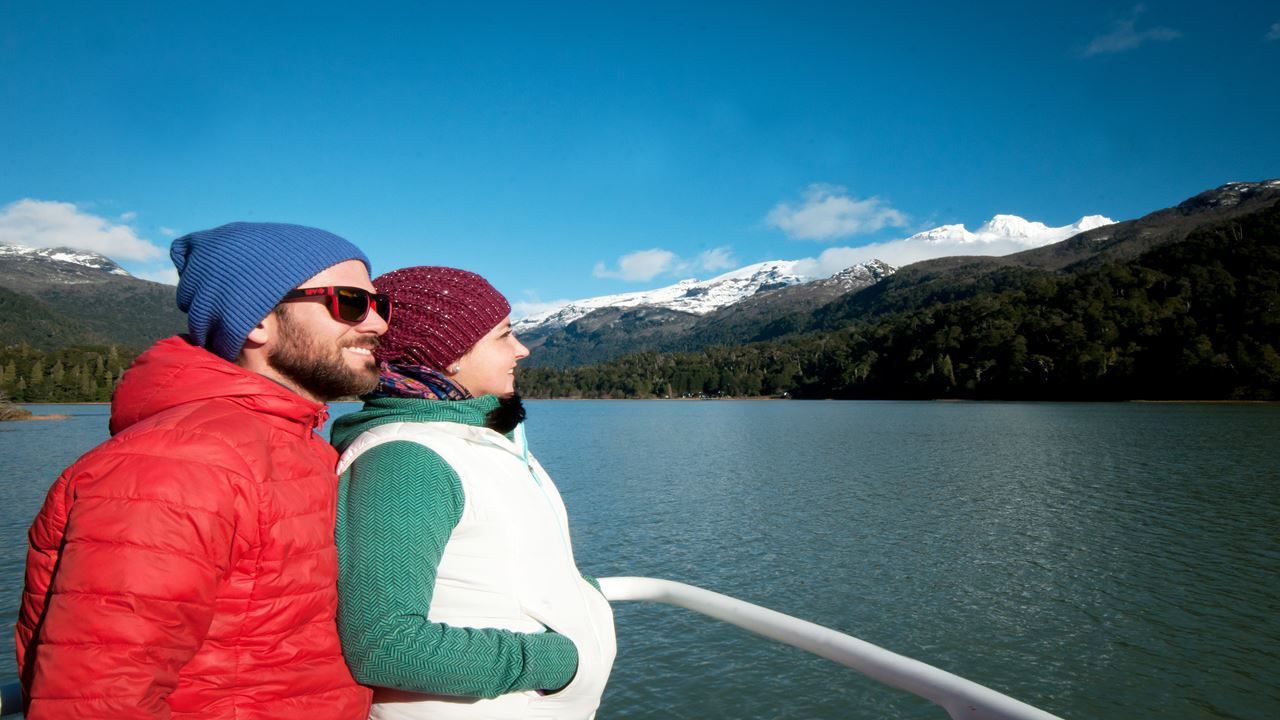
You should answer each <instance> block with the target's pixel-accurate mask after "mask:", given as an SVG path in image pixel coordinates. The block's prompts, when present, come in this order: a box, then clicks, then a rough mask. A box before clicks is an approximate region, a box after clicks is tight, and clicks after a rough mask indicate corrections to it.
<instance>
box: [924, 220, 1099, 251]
mask: <svg viewBox="0 0 1280 720" xmlns="http://www.w3.org/2000/svg"><path fill="white" fill-rule="evenodd" d="M1114 222H1115V221H1114V220H1111V219H1110V218H1106V217H1103V216H1102V215H1086V216H1085V217H1082V218H1080V219H1079V220H1077V221H1076V222H1074V223H1072V224H1070V225H1063V226H1062V227H1049V226H1048V225H1045V224H1044V223H1040V222H1035V221H1033V220H1024V219H1023V218H1020V217H1018V216H1017V215H996V216H995V217H993V218H991V219H990V220H988V221H986V222H985V223H983V224H982V226H981V227H979V228H978V229H977V231H975V232H970V231H969V230H967V229H965V226H964V225H959V224H957V225H943V226H941V227H936V228H934V229H932V230H925V231H924V232H921V233H916V234H915V235H912V236H911V237H909V238H907V239H906V241H905V242H908V243H912V242H921V243H928V244H931V245H979V244H983V243H994V242H1009V241H1013V242H1014V243H1016V244H1019V245H1025V246H1026V247H1027V248H1033V247H1040V246H1041V245H1048V244H1050V243H1055V242H1058V241H1060V240H1066V239H1067V238H1069V237H1071V236H1073V235H1078V234H1080V233H1082V232H1085V231H1087V230H1092V229H1094V228H1099V227H1102V226H1103V225H1111V224H1112V223H1114Z"/></svg>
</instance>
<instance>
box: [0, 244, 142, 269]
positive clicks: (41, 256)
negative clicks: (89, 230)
mask: <svg viewBox="0 0 1280 720" xmlns="http://www.w3.org/2000/svg"><path fill="white" fill-rule="evenodd" d="M0 257H10V258H25V259H29V260H36V261H40V260H49V261H53V262H60V263H69V264H71V265H79V266H81V267H84V268H89V269H91V270H101V271H102V272H105V273H109V274H111V275H123V276H125V277H132V276H131V275H129V273H128V272H127V271H126V270H125V269H124V268H122V267H120V266H119V265H117V264H116V263H115V261H113V260H112V259H110V258H108V257H107V256H105V255H99V254H97V253H93V252H89V251H87V250H76V249H73V248H67V247H56V248H31V247H25V246H23V245H8V244H4V243H0Z"/></svg>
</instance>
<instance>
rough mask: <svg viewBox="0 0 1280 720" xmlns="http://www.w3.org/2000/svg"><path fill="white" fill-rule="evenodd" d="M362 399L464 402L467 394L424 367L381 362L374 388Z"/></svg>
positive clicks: (437, 373)
mask: <svg viewBox="0 0 1280 720" xmlns="http://www.w3.org/2000/svg"><path fill="white" fill-rule="evenodd" d="M365 397H373V398H380V397H393V398H425V399H427V400H466V399H468V398H470V397H471V393H469V392H467V391H466V389H465V388H463V387H462V386H461V385H458V384H457V383H455V382H453V381H452V380H450V379H449V378H447V377H445V376H444V374H443V373H441V372H440V371H438V370H432V369H431V368H429V367H426V366H424V365H400V364H397V363H385V362H384V363H382V372H381V373H380V374H379V376H378V387H377V388H376V389H374V391H373V392H371V393H369V394H368V395H366V396H365Z"/></svg>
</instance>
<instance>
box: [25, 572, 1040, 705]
mask: <svg viewBox="0 0 1280 720" xmlns="http://www.w3.org/2000/svg"><path fill="white" fill-rule="evenodd" d="M600 589H601V590H602V591H603V592H604V595H605V597H607V598H609V600H610V601H611V602H627V601H643V602H659V603H664V604H667V605H675V606H676V607H682V608H685V609H686V610H692V611H694V612H697V613H701V614H703V615H706V616H708V617H712V618H715V619H717V620H722V621H724V622H727V623H729V624H731V625H737V626H738V627H740V628H743V629H745V630H750V631H751V632H753V633H756V634H758V635H763V636H765V637H767V638H772V639H774V640H777V641H778V642H782V643H786V644H787V645H791V646H793V647H798V648H800V649H801V650H807V651H808V652H811V653H813V654H815V655H818V656H821V657H824V658H827V659H828V660H832V661H834V662H837V663H840V664H841V665H844V666H845V667H848V668H852V669H854V670H857V671H858V672H860V673H862V674H863V675H866V676H867V677H870V678H872V679H875V680H879V681H880V682H882V683H884V684H886V685H889V686H891V687H895V688H898V689H899V690H905V691H907V692H909V693H912V694H914V695H918V696H919V697H922V698H925V699H926V700H930V701H932V702H934V703H935V704H937V705H940V706H941V707H942V708H943V709H945V710H946V711H947V713H948V714H949V715H950V716H951V717H952V719H953V720H1062V719H1061V718H1059V717H1058V716H1056V715H1052V714H1050V713H1047V712H1045V711H1043V710H1041V709H1039V708H1036V707H1032V706H1031V705H1028V704H1026V703H1024V702H1021V701H1018V700H1014V699H1013V698H1011V697H1009V696H1008V695H1004V694H1001V693H998V692H996V691H995V690H992V689H991V688H988V687H984V686H982V685H979V684H978V683H975V682H973V681H971V680H965V679H964V678H962V677H960V676H958V675H953V674H951V673H949V672H947V671H945V670H940V669H938V668H936V667H933V666H932V665H928V664H925V663H922V662H920V661H919V660H912V659H911V658H909V657H904V656H902V655H898V654H897V653H894V652H890V651H888V650H885V649H884V648H882V647H879V646H876V645H872V644H871V643H869V642H866V641H864V640H859V639H857V638H855V637H851V636H849V635H845V634H844V633H841V632H837V631H835V630H832V629H831V628H826V627H823V626H821V625H818V624H816V623H811V622H808V621H806V620H800V619H798V618H794V617H791V616H790V615H784V614H783V613H780V612H778V611H776V610H770V609H768V608H764V607H760V606H759V605H752V604H751V603H748V602H744V601H742V600H739V599H737V598H732V597H729V596H728V595H721V594H720V593H716V592H712V591H710V590H704V589H702V588H699V587H694V586H693V585H686V584H684V583H678V582H674V581H671V580H659V579H657V578H643V577H608V578H600ZM21 711H22V690H21V688H20V686H19V685H18V683H10V684H8V685H4V686H0V715H14V714H17V713H19V712H21Z"/></svg>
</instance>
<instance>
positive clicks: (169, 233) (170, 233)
mask: <svg viewBox="0 0 1280 720" xmlns="http://www.w3.org/2000/svg"><path fill="white" fill-rule="evenodd" d="M160 234H161V235H163V236H165V237H168V238H171V237H178V231H177V230H174V229H173V228H169V227H164V226H163V225H162V226H161V227H160Z"/></svg>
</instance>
